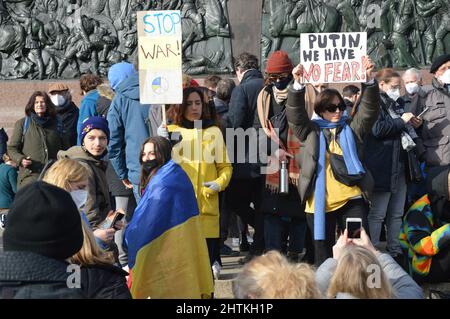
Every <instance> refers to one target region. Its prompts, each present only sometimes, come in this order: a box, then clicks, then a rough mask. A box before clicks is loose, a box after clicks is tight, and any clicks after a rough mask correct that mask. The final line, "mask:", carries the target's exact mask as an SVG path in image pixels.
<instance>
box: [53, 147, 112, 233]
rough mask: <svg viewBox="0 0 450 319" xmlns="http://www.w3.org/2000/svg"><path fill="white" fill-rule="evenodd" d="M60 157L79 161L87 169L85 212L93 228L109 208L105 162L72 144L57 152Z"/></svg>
mask: <svg viewBox="0 0 450 319" xmlns="http://www.w3.org/2000/svg"><path fill="white" fill-rule="evenodd" d="M61 158H70V159H73V160H76V161H79V162H80V164H81V165H83V166H84V167H86V169H87V171H88V198H87V201H86V206H85V213H86V217H87V219H88V220H89V223H90V225H91V226H92V228H93V229H94V230H95V229H96V228H98V225H99V224H100V223H101V222H102V221H104V220H105V218H106V216H107V215H108V212H109V211H110V209H111V203H110V200H109V190H108V182H107V180H106V168H107V162H105V161H102V160H98V159H96V158H94V157H93V156H92V155H90V154H89V153H88V152H86V151H85V150H84V149H83V148H82V147H81V146H72V147H71V148H69V149H68V150H67V151H60V152H58V159H61Z"/></svg>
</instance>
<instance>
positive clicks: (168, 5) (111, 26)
mask: <svg viewBox="0 0 450 319" xmlns="http://www.w3.org/2000/svg"><path fill="white" fill-rule="evenodd" d="M141 10H181V14H182V24H183V45H182V48H183V52H184V57H183V58H184V62H185V63H184V71H185V72H187V73H188V74H207V73H231V72H232V71H233V62H232V50H231V34H230V26H229V18H228V9H227V0H150V1H148V0H147V1H144V0H0V79H46V78H76V77H79V76H80V75H81V74H83V73H95V74H99V75H103V76H104V75H106V74H107V71H108V68H109V66H110V65H111V64H113V63H116V62H118V61H121V60H123V59H127V60H130V61H133V60H134V57H135V55H136V48H137V44H138V38H137V26H136V12H137V11H141Z"/></svg>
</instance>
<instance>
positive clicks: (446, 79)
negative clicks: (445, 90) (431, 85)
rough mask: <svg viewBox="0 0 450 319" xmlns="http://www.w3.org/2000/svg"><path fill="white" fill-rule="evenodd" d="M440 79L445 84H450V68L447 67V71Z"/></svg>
mask: <svg viewBox="0 0 450 319" xmlns="http://www.w3.org/2000/svg"><path fill="white" fill-rule="evenodd" d="M439 80H440V81H441V82H442V83H444V84H450V69H447V71H445V72H444V74H442V75H441V77H440V78H439Z"/></svg>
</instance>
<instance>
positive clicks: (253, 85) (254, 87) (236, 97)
mask: <svg viewBox="0 0 450 319" xmlns="http://www.w3.org/2000/svg"><path fill="white" fill-rule="evenodd" d="M263 87H264V79H263V76H262V74H261V72H260V71H258V70H256V69H250V70H248V71H247V72H246V73H245V74H244V76H243V78H242V80H241V83H240V84H239V85H238V86H237V87H236V88H235V89H234V90H233V93H232V94H231V99H230V103H229V105H228V107H229V109H228V119H227V122H228V125H227V127H229V128H234V129H236V128H242V129H244V131H245V130H247V129H248V128H250V127H253V124H254V121H255V115H256V105H257V100H258V94H259V92H260V91H261V90H262V88H263ZM255 138H256V136H255ZM228 143H229V141H227V144H228ZM234 145H235V151H234V155H235V156H234V159H233V163H235V164H233V178H237V179H241V178H244V179H248V178H257V177H259V176H260V173H259V170H260V169H259V166H258V165H257V164H255V163H253V164H251V163H250V161H252V162H255V158H254V157H255V155H257V154H253V156H250V157H249V141H248V140H247V141H246V143H245V163H241V164H236V163H237V159H238V157H237V156H238V154H237V151H236V150H237V145H238V143H237V141H236V140H235V143H234Z"/></svg>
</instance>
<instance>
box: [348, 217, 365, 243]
mask: <svg viewBox="0 0 450 319" xmlns="http://www.w3.org/2000/svg"><path fill="white" fill-rule="evenodd" d="M345 223H346V228H347V233H348V238H361V229H362V220H361V218H355V217H354V218H347V219H346V221H345Z"/></svg>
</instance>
